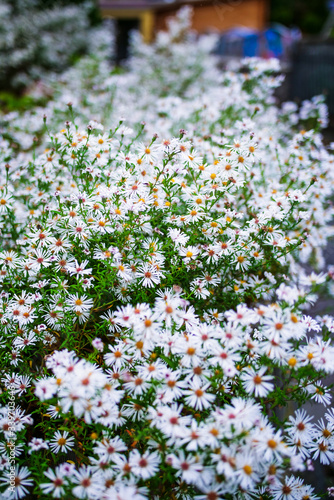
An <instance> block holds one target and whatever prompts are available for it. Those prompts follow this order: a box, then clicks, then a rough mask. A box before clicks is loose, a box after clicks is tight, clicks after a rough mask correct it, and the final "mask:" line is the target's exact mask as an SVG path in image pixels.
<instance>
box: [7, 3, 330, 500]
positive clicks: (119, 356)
mask: <svg viewBox="0 0 334 500" xmlns="http://www.w3.org/2000/svg"><path fill="white" fill-rule="evenodd" d="M187 13H188V11H183V12H182V13H181V14H180V16H179V21H178V22H173V23H171V24H170V31H169V33H167V34H165V35H160V36H159V37H158V39H157V41H156V43H155V44H154V45H153V46H152V47H144V46H140V44H139V43H138V47H137V50H138V51H139V53H140V54H141V56H140V58H139V56H136V57H135V59H133V60H132V61H131V62H130V64H129V70H128V72H125V73H123V74H115V73H114V74H107V69H106V65H105V64H104V63H103V61H102V62H99V61H97V60H96V59H95V61H93V62H92V63H91V64H92V65H91V66H89V64H90V63H89V60H88V59H86V60H85V61H84V62H82V63H79V65H78V66H77V67H76V68H74V69H73V70H71V71H70V72H68V73H67V74H66V75H64V76H63V77H62V78H61V80H60V81H59V82H54V83H53V85H54V89H55V90H54V92H55V96H57V95H60V93H61V92H63V94H64V95H66V98H68V97H70V98H69V99H68V101H67V103H68V106H67V108H68V109H67V112H68V115H69V116H68V118H69V119H68V120H67V121H66V122H65V123H64V116H65V112H64V111H63V109H62V106H63V105H62V104H61V103H57V102H56V99H55V100H51V101H50V102H49V105H48V108H47V109H45V110H41V109H39V110H37V111H35V113H36V115H34V113H33V112H30V113H27V114H25V115H23V116H22V115H21V116H19V115H16V116H12V124H11V125H8V129H7V132H8V135H7V139H6V138H4V139H2V141H1V144H0V145H1V153H0V155H1V168H0V176H1V178H0V227H1V236H2V241H3V248H2V251H1V253H0V280H1V292H0V333H1V337H0V352H1V357H0V360H1V361H0V369H1V384H2V390H3V392H2V394H1V395H0V397H1V401H2V404H3V406H2V407H1V408H0V439H1V441H0V447H1V470H2V476H1V478H0V480H1V483H2V491H3V492H4V493H3V495H6V497H8V498H23V497H24V496H25V495H27V494H28V493H31V494H33V495H36V496H41V497H43V498H46V497H47V498H64V499H65V498H87V499H92V500H94V499H103V500H128V499H129V498H133V499H134V500H144V499H148V498H154V499H156V498H159V499H165V500H167V499H171V498H174V499H180V500H181V499H182V500H188V499H193V498H194V499H196V500H219V499H220V500H223V499H224V500H232V499H233V500H251V499H258V498H260V497H261V498H264V499H267V500H269V499H270V500H302V499H304V500H306V499H315V498H317V497H316V495H315V494H314V492H313V489H312V488H311V487H310V486H308V485H306V484H304V482H303V481H302V479H300V478H299V477H298V472H300V471H305V470H307V469H308V468H310V467H312V462H311V461H312V460H320V462H321V463H323V464H329V463H330V462H331V461H332V460H333V458H334V413H333V410H332V409H328V408H327V409H325V412H324V413H325V414H324V417H323V418H322V419H321V420H319V421H318V422H315V423H313V421H312V418H311V416H309V415H308V414H307V413H306V411H305V410H304V409H302V408H301V407H302V405H303V404H304V403H305V402H306V401H308V400H311V401H315V402H317V403H322V404H323V405H324V406H325V407H327V406H329V405H330V403H331V393H330V390H329V388H328V387H327V386H326V385H325V383H324V381H323V379H324V377H325V376H326V375H328V374H332V373H333V372H334V346H333V345H332V344H331V340H330V336H331V333H332V332H333V331H334V318H333V317H331V316H325V317H323V318H317V319H314V318H312V317H311V316H308V315H306V314H305V312H307V311H306V310H307V309H308V308H309V307H310V305H311V304H313V303H314V302H315V300H316V299H317V294H318V293H319V292H320V291H321V290H323V289H325V288H326V285H327V284H328V283H330V282H331V280H332V279H333V278H332V275H333V273H332V272H329V273H326V272H319V269H320V270H321V269H322V268H323V263H324V259H323V255H322V249H323V248H324V247H325V245H326V242H327V239H328V237H330V236H331V235H332V234H333V233H332V230H331V228H330V227H329V226H328V223H329V222H330V220H331V218H332V216H333V208H332V205H331V203H330V197H331V195H332V192H333V182H334V169H333V161H334V158H333V155H332V154H331V153H330V151H329V150H328V149H327V148H326V147H325V146H324V145H323V142H322V137H321V133H320V131H319V130H320V129H321V127H322V126H324V124H325V122H326V118H327V117H326V109H325V108H324V107H323V105H322V104H321V102H322V101H321V99H320V98H318V99H317V100H314V101H313V102H310V103H305V104H304V105H303V106H302V107H301V109H298V108H297V107H296V106H294V104H292V103H287V104H285V105H283V106H282V108H278V107H277V106H275V103H274V100H273V90H274V88H275V87H276V86H277V85H278V84H279V83H280V80H281V79H280V77H275V76H273V72H275V71H277V69H278V68H277V63H276V62H275V61H269V62H268V61H261V60H253V59H251V60H244V61H243V62H242V64H241V65H240V67H237V68H234V70H232V69H229V70H228V71H225V72H219V71H218V70H217V69H215V66H214V62H215V61H214V60H211V59H210V57H209V55H208V54H207V56H206V57H207V61H206V62H205V63H203V65H202V66H201V69H200V70H199V67H198V65H199V62H198V61H197V59H196V60H195V59H194V58H192V56H191V55H193V54H194V53H196V48H197V47H198V48H200V50H202V51H204V48H205V47H207V50H209V44H207V41H203V40H201V39H200V40H199V41H198V42H196V41H195V40H193V42H192V44H190V43H189V42H188V41H184V38H182V37H186V38H187V35H186V33H185V28H186V25H187V23H186V21H187V17H186V16H187V15H188V14H187ZM181 34H182V37H181ZM197 44H198V45H197ZM162 46H163V47H164V49H166V50H167V48H168V50H169V57H170V60H169V62H168V68H169V69H170V68H174V67H175V68H178V66H177V64H178V55H179V54H180V47H181V48H182V49H184V50H185V51H187V50H188V51H189V59H188V64H189V67H188V71H186V74H185V76H184V81H181V80H182V75H179V74H178V73H177V71H176V72H175V74H173V72H172V71H169V72H168V73H169V75H170V78H169V79H167V76H166V77H165V76H163V78H164V79H165V78H166V80H164V81H166V89H167V90H166V94H167V93H168V95H164V93H165V91H163V92H161V88H162V87H161V75H162V74H163V73H162V72H160V71H159V67H163V61H165V59H164V50H162ZM203 47H204V48H203ZM200 50H199V52H200ZM185 54H187V52H185ZM151 60H154V61H156V64H155V66H152V65H150V61H151ZM159 62H160V63H159ZM139 63H141V64H139ZM148 67H150V68H151V69H152V73H150V74H149V75H148V79H147V80H146V79H145V72H144V71H143V68H148ZM245 67H247V71H244V68H245ZM89 68H90V69H89ZM92 68H94V71H92ZM99 68H100V70H101V71H100V72H98V71H96V70H97V69H99ZM210 68H212V72H211V69H210ZM89 71H91V73H89ZM87 72H88V73H89V74H90V80H89V82H90V84H92V83H93V82H95V83H94V84H92V87H93V89H92V90H91V91H90V93H89V94H87V90H86V89H85V82H84V81H82V80H81V79H80V78H77V79H76V81H75V82H74V76H75V75H77V76H78V75H81V77H82V76H83V74H87ZM93 73H94V74H93ZM156 73H157V74H156ZM199 74H200V75H201V78H198V75H199ZM80 82H81V83H80ZM138 82H140V85H139V84H138ZM76 87H77V95H74V94H75V89H76ZM203 88H207V89H208V91H207V92H205V93H203ZM147 89H150V93H149V95H146V96H145V92H146V93H147ZM57 92H58V93H59V94H57ZM66 92H67V94H66ZM71 93H73V95H72V94H71ZM72 97H73V98H72ZM75 97H76V100H75ZM62 102H64V101H62ZM108 102H109V105H108V106H107V103H108ZM110 103H111V104H110ZM316 103H318V104H319V106H316ZM95 110H96V113H95ZM37 113H40V114H41V116H43V114H45V115H47V118H44V129H43V128H42V126H41V125H40V124H39V123H37V119H36V116H37ZM143 119H145V121H146V122H147V125H146V124H145V123H144V122H143ZM6 120H7V121H8V122H9V117H8V115H7V117H4V123H5V122H6ZM61 120H62V121H63V123H62V126H59V127H58V125H60V124H59V122H60V121H61ZM20 123H22V128H21V129H20V128H19V127H20ZM29 124H30V126H31V129H32V130H34V132H35V131H38V137H37V141H38V142H37V141H35V143H36V144H35V147H33V146H32V144H33V143H32V142H31V143H29V141H27V142H26V143H24V138H25V137H30V140H31V130H30V135H29V134H28V129H29ZM42 124H43V123H42ZM35 126H36V129H34V127H35ZM25 127H26V128H25ZM38 127H39V128H38ZM57 127H58V128H57ZM185 129H187V131H186V130H185ZM53 130H58V131H57V132H56V133H54V132H53ZM20 134H21V135H20ZM13 145H16V146H17V147H13ZM306 263H309V264H312V265H313V266H314V267H317V268H318V272H317V273H316V272H312V273H311V274H309V273H308V272H307V271H306V266H305V265H304V264H306ZM13 387H14V390H13ZM10 390H11V391H14V393H15V394H16V397H17V403H18V404H17V407H16V410H15V424H16V437H17V439H16V448H15V452H16V462H17V467H16V471H15V489H14V491H12V489H11V486H10V482H9V476H8V469H9V466H10V459H9V457H10V455H9V453H10V450H9V447H8V439H9V437H10V436H9V430H8V429H9V422H8V408H7V400H8V393H9V391H10ZM291 402H294V403H296V404H297V406H298V409H297V411H295V412H294V413H293V414H288V413H287V412H286V411H285V413H284V415H283V418H279V415H280V416H282V411H284V408H285V407H287V405H288V404H290V403H291ZM279 412H280V413H279Z"/></svg>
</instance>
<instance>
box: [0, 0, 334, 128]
mask: <svg viewBox="0 0 334 500" xmlns="http://www.w3.org/2000/svg"><path fill="white" fill-rule="evenodd" d="M183 5H191V6H192V7H193V12H194V15H193V29H194V30H196V31H197V32H198V33H208V32H215V33H216V34H217V35H218V43H217V46H216V48H215V53H216V54H217V56H219V58H220V61H221V65H222V67H224V65H225V64H226V63H227V62H229V61H231V60H233V59H238V58H241V57H252V56H260V57H264V58H269V57H277V58H279V59H280V60H281V63H282V69H283V72H284V73H285V75H286V78H285V83H284V85H283V86H282V87H281V88H280V90H279V93H278V97H279V99H280V100H295V101H297V102H300V101H301V100H304V99H310V98H311V97H312V96H314V95H317V94H321V93H324V94H325V95H326V98H327V104H328V106H329V110H330V113H331V115H334V1H333V0H331V1H328V0H1V1H0V101H1V99H2V101H3V100H4V99H5V101H6V99H7V100H8V99H9V95H10V94H11V93H12V92H14V93H16V94H17V95H19V94H21V95H22V94H23V93H24V92H26V91H27V89H29V87H30V86H31V84H32V83H34V82H35V81H37V80H38V78H39V77H40V74H41V73H42V72H44V71H52V72H61V71H63V70H64V69H65V68H66V67H68V66H70V65H72V64H73V63H74V62H75V61H76V60H77V58H79V57H80V56H81V55H83V54H85V53H87V52H92V51H94V37H92V36H89V33H90V34H91V33H92V29H94V27H97V26H99V24H100V23H101V22H102V21H103V20H104V22H105V21H106V20H109V25H110V31H112V35H113V39H114V43H112V44H110V45H111V46H110V60H111V61H112V62H113V63H114V64H116V65H122V64H124V61H126V59H127V57H128V55H129V39H130V33H131V31H132V30H139V31H140V32H141V34H142V36H143V37H144V40H145V41H146V42H148V43H149V42H151V41H152V40H154V36H155V33H156V32H157V31H158V30H161V29H164V27H165V26H166V19H167V18H168V17H170V16H172V15H173V14H175V12H176V11H177V10H178V9H179V8H180V7H182V6H183ZM6 96H7V97H6ZM332 125H333V122H331V126H332Z"/></svg>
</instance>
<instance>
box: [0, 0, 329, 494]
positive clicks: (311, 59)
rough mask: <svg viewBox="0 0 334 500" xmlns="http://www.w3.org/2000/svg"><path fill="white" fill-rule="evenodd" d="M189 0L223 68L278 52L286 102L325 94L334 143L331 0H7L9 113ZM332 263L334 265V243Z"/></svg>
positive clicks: (1, 47)
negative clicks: (48, 80)
mask: <svg viewBox="0 0 334 500" xmlns="http://www.w3.org/2000/svg"><path fill="white" fill-rule="evenodd" d="M184 5H191V6H192V7H193V20H192V27H193V29H194V30H196V31H197V32H198V33H199V34H201V33H212V32H213V33H216V34H217V39H218V41H217V45H216V47H215V49H214V53H215V54H216V55H217V57H218V59H219V64H220V65H221V67H222V68H224V67H225V66H226V65H227V64H230V63H231V62H233V60H239V59H240V58H243V57H253V56H257V57H263V58H270V57H276V58H278V59H280V61H281V66H282V71H283V73H284V75H285V80H284V83H283V85H282V86H281V87H280V89H279V90H278V91H277V94H276V97H277V99H278V101H280V102H283V101H286V100H293V101H295V102H297V103H300V102H301V101H302V100H305V99H311V98H312V97H313V96H314V95H318V94H324V95H325V96H326V101H327V105H328V107H329V112H330V121H329V127H328V128H327V129H326V130H325V131H324V136H325V141H327V142H332V141H334V1H328V0H88V1H87V0H0V107H1V111H2V112H4V113H6V112H7V113H8V112H10V111H16V110H18V111H24V110H26V109H29V107H32V106H33V105H35V104H36V97H35V98H34V97H33V94H34V92H35V94H36V90H35V89H36V87H37V86H40V87H42V86H43V81H44V77H45V75H46V74H51V75H55V74H61V72H63V71H64V70H66V69H67V68H69V67H71V66H72V65H73V64H75V63H76V62H77V61H78V60H79V59H80V57H81V56H83V55H85V54H94V53H96V51H97V50H101V49H100V47H101V40H100V39H98V38H99V37H101V36H104V37H105V46H106V47H105V49H104V50H105V54H106V59H108V61H109V63H110V66H111V65H113V66H116V67H120V68H121V67H122V66H124V65H125V66H126V61H127V58H128V57H129V47H130V38H131V32H132V31H133V30H139V31H140V32H141V34H142V36H143V38H144V40H145V41H146V42H147V43H150V42H152V41H153V40H154V37H155V34H156V32H157V31H158V30H163V29H164V28H165V27H166V19H167V18H169V17H171V16H173V14H175V13H176V12H177V10H179V9H180V8H181V7H182V6H184ZM103 23H104V24H105V25H106V29H105V30H104V31H103V30H100V29H99V28H100V26H101V25H102V24H103ZM103 33H104V34H106V33H107V34H108V35H109V36H105V35H103ZM47 92H48V89H47V86H46V87H45V89H42V91H41V94H43V96H44V97H46V98H47V97H48V94H47ZM34 99H35V100H34ZM327 263H328V264H332V265H334V248H333V245H332V247H331V248H328V251H327ZM328 309H330V310H331V312H332V309H333V303H332V301H331V302H330V303H326V304H325V303H322V302H321V301H320V303H318V304H317V309H316V310H315V311H314V312H313V313H314V314H316V313H323V312H326V311H327V310H328ZM308 410H309V411H312V412H313V413H316V412H317V409H316V408H314V407H313V408H312V409H309V408H308ZM315 467H316V470H315V471H314V472H311V471H309V472H307V476H308V477H307V480H308V481H310V482H311V481H312V482H313V484H314V485H316V488H317V491H318V492H321V493H323V492H324V491H326V486H327V485H328V484H329V480H330V478H331V479H332V480H333V476H334V474H333V468H331V467H330V466H327V467H319V466H315Z"/></svg>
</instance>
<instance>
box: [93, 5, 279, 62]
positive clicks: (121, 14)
mask: <svg viewBox="0 0 334 500" xmlns="http://www.w3.org/2000/svg"><path fill="white" fill-rule="evenodd" d="M184 5H191V6H192V7H193V19H192V28H193V29H194V30H196V31H197V32H198V33H204V32H208V31H212V30H214V31H219V32H222V31H226V30H229V29H231V28H234V27H236V26H243V27H245V28H249V29H252V30H262V29H263V28H264V27H265V25H266V23H267V20H268V15H269V0H100V1H99V6H100V9H101V13H102V16H103V17H105V18H106V17H108V18H113V19H115V20H116V21H117V23H116V24H117V26H116V33H117V34H116V38H117V47H118V52H119V53H118V57H117V58H118V59H120V60H121V59H124V58H126V55H127V54H126V52H127V41H128V34H129V31H130V30H132V29H139V30H140V31H141V33H142V35H143V38H144V40H145V41H146V42H148V43H149V42H151V41H152V40H153V39H154V33H155V32H156V31H159V30H163V29H165V28H166V20H167V19H168V18H169V17H171V16H174V15H175V13H176V12H177V11H178V10H179V9H180V8H181V7H182V6H184Z"/></svg>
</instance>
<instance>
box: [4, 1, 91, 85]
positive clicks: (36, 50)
mask: <svg viewBox="0 0 334 500" xmlns="http://www.w3.org/2000/svg"><path fill="white" fill-rule="evenodd" d="M45 3H46V4H47V2H43V1H41V2H39V1H35V0H4V1H2V2H1V6H0V22H1V32H0V50H1V58H2V63H1V68H0V86H1V88H2V89H6V90H8V89H14V90H16V91H22V90H23V89H25V88H26V87H28V86H30V85H31V84H32V83H33V82H34V81H36V80H39V79H40V78H41V73H46V72H49V73H50V72H54V71H58V72H59V71H63V70H64V69H65V68H66V67H68V66H69V65H70V64H71V63H72V61H73V59H74V58H75V57H77V56H78V55H81V54H83V53H85V52H88V51H89V50H90V48H91V47H90V46H91V43H90V39H91V33H90V32H91V28H90V22H89V19H88V14H89V11H90V10H91V9H92V4H91V3H89V2H87V3H83V4H81V6H80V7H79V6H76V5H61V2H58V4H59V5H58V7H57V8H56V7H54V8H47V6H46V5H45Z"/></svg>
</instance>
